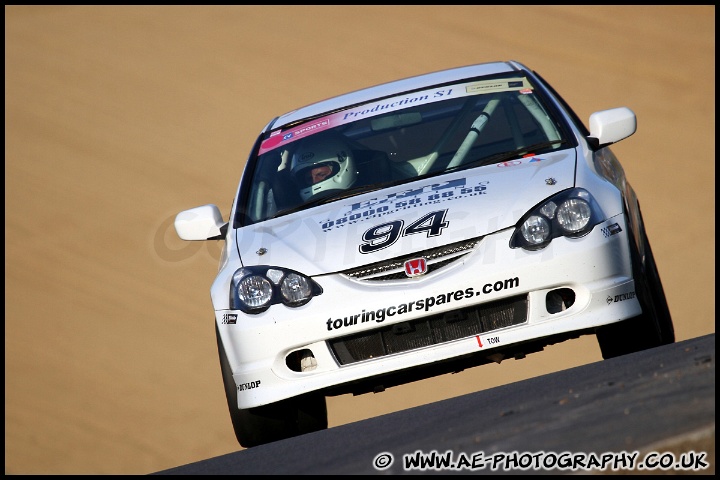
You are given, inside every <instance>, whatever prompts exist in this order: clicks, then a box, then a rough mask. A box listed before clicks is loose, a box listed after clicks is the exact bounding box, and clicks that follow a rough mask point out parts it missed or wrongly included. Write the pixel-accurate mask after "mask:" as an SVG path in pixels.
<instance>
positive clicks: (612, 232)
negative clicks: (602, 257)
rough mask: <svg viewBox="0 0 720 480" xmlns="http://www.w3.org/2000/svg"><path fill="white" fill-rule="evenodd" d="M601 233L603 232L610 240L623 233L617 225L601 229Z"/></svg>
mask: <svg viewBox="0 0 720 480" xmlns="http://www.w3.org/2000/svg"><path fill="white" fill-rule="evenodd" d="M600 231H601V232H602V234H603V237H605V238H608V237H611V236H613V235H615V234H618V233H620V232H622V228H621V227H620V225H618V224H617V223H613V224H612V225H609V226H607V227H604V228H601V229H600Z"/></svg>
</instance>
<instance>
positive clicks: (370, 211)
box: [236, 149, 576, 276]
mask: <svg viewBox="0 0 720 480" xmlns="http://www.w3.org/2000/svg"><path fill="white" fill-rule="evenodd" d="M575 162H576V154H575V150H574V149H570V150H564V151H561V152H554V153H552V154H547V155H538V156H534V157H528V158H523V159H518V160H511V161H508V162H503V163H499V164H493V165H488V166H484V167H478V168H474V169H469V170H463V171H459V172H454V173H450V174H446V175H442V176H439V177H432V178H425V179H422V180H418V181H415V182H412V183H407V184H403V185H398V186H395V187H391V188H387V189H383V190H380V191H374V192H370V193H366V194H362V195H358V196H355V197H350V198H347V199H343V200H340V201H337V202H333V203H330V204H326V205H321V206H318V207H315V208H312V209H309V210H304V211H300V212H297V213H294V214H291V215H286V216H283V217H279V218H275V219H271V220H267V221H265V222H260V223H256V224H254V225H250V226H247V227H242V228H239V229H237V231H236V241H237V246H238V253H239V254H240V259H241V261H242V263H243V265H244V266H252V265H274V266H279V267H286V268H290V269H293V270H297V271H299V272H302V273H304V274H306V275H311V276H313V275H321V274H325V273H332V272H338V271H342V270H346V269H350V268H355V267H359V266H362V265H367V264H370V263H374V262H378V261H382V260H386V259H389V258H393V257H397V256H401V255H407V254H409V253H412V252H414V251H422V250H426V249H428V248H434V247H439V246H443V245H447V244H451V243H455V242H459V241H462V240H466V239H470V238H475V237H481V236H483V235H487V234H489V233H493V232H497V231H499V230H504V229H506V228H510V227H513V226H514V225H515V224H516V223H517V222H518V220H519V219H520V218H521V217H522V216H523V215H524V214H525V213H527V211H528V210H529V209H531V208H532V207H534V206H536V205H537V204H538V203H539V202H541V201H542V200H544V199H546V198H548V197H549V196H551V195H553V194H555V193H557V192H559V191H561V190H565V189H568V188H571V187H572V186H573V184H574V178H575ZM436 212H441V213H436ZM381 225H385V226H382V227H381ZM376 227H380V228H376ZM409 227H410V228H409ZM363 244H372V245H373V247H370V248H368V247H367V246H365V247H363V249H364V250H373V251H370V252H368V253H363V251H362V250H361V246H362V245H363Z"/></svg>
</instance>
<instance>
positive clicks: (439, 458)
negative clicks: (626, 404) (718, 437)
mask: <svg viewBox="0 0 720 480" xmlns="http://www.w3.org/2000/svg"><path fill="white" fill-rule="evenodd" d="M706 457H707V452H695V451H694V450H693V451H689V452H685V453H682V454H675V453H671V452H650V453H646V454H643V455H642V456H641V455H640V453H639V452H637V451H634V452H624V451H623V452H606V453H600V454H597V453H583V452H576V453H572V452H562V453H555V452H543V451H540V452H517V451H515V452H509V453H505V452H499V453H494V454H489V455H485V453H484V452H482V451H479V452H474V453H465V452H461V453H458V454H457V455H456V454H455V453H454V452H453V451H452V450H448V451H446V452H444V453H440V452H438V451H436V450H433V451H431V452H423V451H420V450H417V451H415V452H414V453H406V454H404V455H403V456H402V469H403V470H404V471H442V470H454V471H463V470H466V471H472V470H486V469H488V470H494V471H499V470H503V471H508V470H518V471H528V470H565V471H581V472H582V471H592V470H597V471H603V470H612V471H620V470H628V471H630V470H671V469H673V470H684V471H701V470H706V469H707V468H708V466H709V464H708V462H707V460H706ZM394 463H395V458H394V457H393V454H392V453H389V452H383V453H379V454H377V455H376V456H375V458H374V459H373V467H374V468H375V470H380V471H382V470H387V469H388V468H390V467H391V466H392V465H393V464H394Z"/></svg>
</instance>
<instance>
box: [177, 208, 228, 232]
mask: <svg viewBox="0 0 720 480" xmlns="http://www.w3.org/2000/svg"><path fill="white" fill-rule="evenodd" d="M175 231H176V232H177V234H178V236H179V237H180V238H181V239H183V240H221V239H222V238H223V237H224V235H225V232H227V224H226V223H224V222H223V218H222V214H221V213H220V209H219V208H218V207H217V206H216V205H212V204H210V205H203V206H201V207H195V208H191V209H190V210H185V211H183V212H180V213H178V214H177V216H176V217H175Z"/></svg>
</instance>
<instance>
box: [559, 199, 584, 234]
mask: <svg viewBox="0 0 720 480" xmlns="http://www.w3.org/2000/svg"><path fill="white" fill-rule="evenodd" d="M591 215H592V211H591V210H590V205H588V203H587V202H586V201H585V200H582V199H580V198H570V199H568V200H565V201H564V202H563V203H562V204H561V205H560V208H558V210H557V220H558V225H560V228H562V229H563V230H565V231H566V232H568V233H577V232H580V231H582V230H583V229H584V228H585V227H587V225H588V223H589V222H590V216H591Z"/></svg>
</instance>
